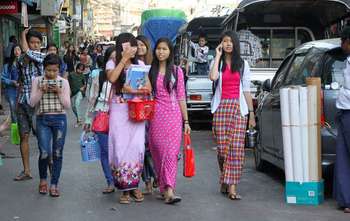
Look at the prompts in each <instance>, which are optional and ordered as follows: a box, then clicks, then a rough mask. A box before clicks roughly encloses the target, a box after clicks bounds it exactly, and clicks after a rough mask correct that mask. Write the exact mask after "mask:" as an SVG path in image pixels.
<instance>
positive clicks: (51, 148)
mask: <svg viewBox="0 0 350 221" xmlns="http://www.w3.org/2000/svg"><path fill="white" fill-rule="evenodd" d="M36 130H37V138H38V146H39V150H40V156H39V175H40V179H41V180H45V179H46V178H47V168H48V165H49V163H50V159H51V156H52V161H53V165H52V174H51V185H57V184H58V180H59V178H60V174H61V169H62V160H63V147H64V142H65V139H66V132H67V117H66V115H65V114H44V115H38V116H37V118H36Z"/></svg>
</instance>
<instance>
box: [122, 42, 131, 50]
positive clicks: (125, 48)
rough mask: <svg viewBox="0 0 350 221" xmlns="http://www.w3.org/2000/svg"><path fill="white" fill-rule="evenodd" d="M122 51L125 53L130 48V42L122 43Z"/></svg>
mask: <svg viewBox="0 0 350 221" xmlns="http://www.w3.org/2000/svg"><path fill="white" fill-rule="evenodd" d="M122 47H123V51H126V50H127V49H128V48H130V47H131V45H130V42H124V43H122Z"/></svg>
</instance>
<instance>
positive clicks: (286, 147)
mask: <svg viewBox="0 0 350 221" xmlns="http://www.w3.org/2000/svg"><path fill="white" fill-rule="evenodd" d="M280 97H281V122H282V137H283V155H284V172H285V175H286V181H287V182H293V181H294V176H293V151H292V137H291V128H290V125H291V123H290V113H289V88H282V89H280Z"/></svg>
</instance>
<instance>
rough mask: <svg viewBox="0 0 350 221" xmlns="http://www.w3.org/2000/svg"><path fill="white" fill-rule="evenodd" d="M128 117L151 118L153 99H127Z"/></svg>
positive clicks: (142, 119) (153, 105) (139, 119)
mask: <svg viewBox="0 0 350 221" xmlns="http://www.w3.org/2000/svg"><path fill="white" fill-rule="evenodd" d="M128 108H129V111H128V112H129V119H130V120H133V121H137V122H139V121H145V120H151V119H152V118H153V115H154V108H155V101H154V100H129V101H128Z"/></svg>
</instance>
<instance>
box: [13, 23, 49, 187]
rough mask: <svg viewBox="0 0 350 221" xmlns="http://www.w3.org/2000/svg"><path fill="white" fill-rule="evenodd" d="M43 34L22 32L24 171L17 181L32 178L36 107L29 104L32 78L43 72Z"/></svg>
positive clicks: (20, 105) (20, 120) (20, 104)
mask: <svg viewBox="0 0 350 221" xmlns="http://www.w3.org/2000/svg"><path fill="white" fill-rule="evenodd" d="M41 43H42V35H41V33H40V32H37V31H34V30H29V28H27V29H25V30H24V31H23V32H22V34H21V46H22V50H23V52H24V55H23V56H22V57H21V58H20V60H19V67H20V77H19V82H20V90H19V95H18V96H19V97H18V106H17V116H18V126H19V133H20V139H21V142H20V147H21V156H22V163H23V171H22V172H21V173H20V174H19V175H17V176H16V177H15V179H14V180H15V181H22V180H29V179H32V176H31V174H30V166H29V134H30V131H31V130H32V128H33V124H32V118H33V115H34V109H33V108H32V107H31V106H30V105H29V103H30V93H31V89H32V79H34V77H37V76H41V75H42V73H43V60H44V58H45V54H43V53H41V52H40V48H41Z"/></svg>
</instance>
